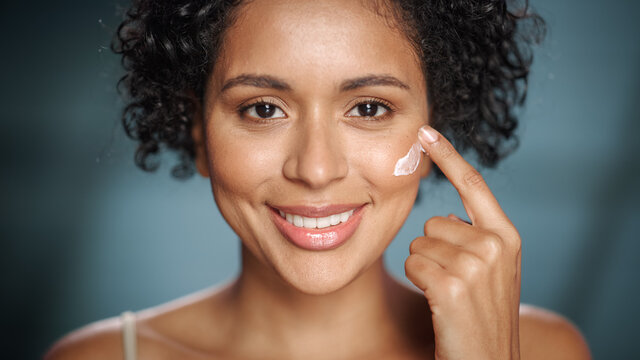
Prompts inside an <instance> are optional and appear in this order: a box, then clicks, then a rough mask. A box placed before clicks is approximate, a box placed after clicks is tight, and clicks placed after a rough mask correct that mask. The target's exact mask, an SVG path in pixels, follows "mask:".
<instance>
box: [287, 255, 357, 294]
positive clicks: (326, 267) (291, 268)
mask: <svg viewBox="0 0 640 360" xmlns="http://www.w3.org/2000/svg"><path fill="white" fill-rule="evenodd" d="M331 260H332V259H331V258H330V257H321V258H320V259H318V258H316V259H300V261H297V262H291V261H289V262H288V263H287V264H286V265H285V266H284V268H283V269H277V272H278V274H279V275H280V277H281V278H282V279H283V280H284V281H285V282H286V283H287V284H289V286H291V287H293V288H295V289H296V290H298V291H300V292H302V293H304V294H307V295H327V294H330V293H333V292H336V291H339V290H340V289H342V288H344V287H345V286H347V285H349V284H350V283H351V282H353V281H354V280H355V279H357V278H358V277H359V276H360V274H361V273H362V271H358V269H357V268H356V267H355V266H354V262H353V260H351V261H349V263H347V264H345V263H341V262H340V261H331ZM276 268H278V267H277V266H276Z"/></svg>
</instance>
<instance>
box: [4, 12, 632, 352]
mask: <svg viewBox="0 0 640 360" xmlns="http://www.w3.org/2000/svg"><path fill="white" fill-rule="evenodd" d="M532 5H533V7H534V8H535V9H536V10H538V11H539V12H540V13H541V14H542V15H543V16H544V17H545V18H546V20H547V22H548V24H549V32H548V34H547V38H546V40H545V42H544V43H543V44H542V45H541V46H539V47H538V48H537V49H536V59H535V63H534V67H533V73H532V77H531V86H530V92H529V98H528V102H527V105H526V107H525V108H524V109H523V110H522V124H521V127H520V128H519V134H520V136H521V140H522V143H521V147H520V149H519V150H518V151H517V152H516V153H515V154H514V155H513V156H512V157H510V158H509V159H508V160H507V161H505V162H504V163H503V164H502V165H501V166H500V167H499V168H498V169H497V170H493V171H485V175H486V177H487V181H488V182H489V185H490V186H491V187H492V189H493V190H494V192H495V194H496V196H497V197H498V199H499V200H500V202H501V204H502V206H503V208H504V209H505V211H506V212H507V213H508V215H509V216H510V217H511V219H512V221H513V222H514V223H515V224H516V226H517V228H518V229H519V231H520V233H521V235H522V238H523V244H524V245H523V246H524V252H523V263H522V271H523V276H522V301H523V302H527V303H532V304H535V305H539V306H543V307H546V308H549V309H552V310H555V311H557V312H560V313H562V314H564V315H565V316H567V317H568V318H569V319H570V320H571V321H573V322H574V323H575V324H577V325H578V326H579V327H580V329H581V330H582V331H583V333H584V335H585V336H586V338H587V341H588V342H589V345H590V347H591V349H592V352H593V354H594V355H595V358H597V359H613V358H616V359H631V358H635V359H638V358H640V348H638V346H637V341H638V335H637V333H636V329H637V327H636V326H635V325H636V323H637V322H638V321H640V310H639V309H640V308H639V307H638V304H639V303H640V286H639V280H638V275H640V264H639V261H638V258H639V256H638V254H639V253H640V241H638V240H640V239H639V236H638V235H637V233H638V232H639V231H640V226H639V225H638V220H639V219H638V213H639V211H638V210H639V206H638V203H639V202H640V191H639V190H638V185H639V184H640V181H638V180H639V174H640V171H639V165H640V164H639V162H638V160H637V155H638V153H639V151H640V141H638V139H637V137H638V134H639V133H640V122H639V121H640V115H639V114H640V110H638V108H637V107H636V106H638V104H639V100H640V66H639V65H640V41H638V35H640V31H639V30H640V26H639V25H638V24H639V22H638V21H637V15H638V14H640V2H638V1H610V2H603V1H595V0H588V1H585V0H582V1H579V0H565V1H552V0H537V1H533V3H532ZM0 9H1V12H0V14H1V15H0V19H1V21H0V29H1V32H0V33H1V34H2V39H3V41H2V51H1V53H2V55H0V69H2V70H1V72H0V74H1V76H2V78H1V82H0V95H1V96H0V101H1V104H2V106H1V107H0V119H1V122H0V126H1V128H0V129H1V131H0V134H1V136H2V138H1V139H0V140H1V141H0V149H1V151H0V154H2V161H1V162H0V164H1V165H0V166H1V169H2V177H1V185H2V187H1V189H2V193H1V194H2V207H1V209H2V210H1V211H2V213H1V215H2V216H1V219H2V220H1V222H0V229H1V233H0V234H1V247H0V259H1V261H0V266H1V267H2V272H1V274H2V278H1V280H2V283H1V286H2V288H1V289H2V290H1V296H0V299H1V300H0V301H1V303H0V305H1V309H2V313H1V315H0V324H1V326H2V332H3V334H2V336H1V337H0V338H1V341H2V344H1V345H2V346H1V347H0V349H2V351H3V353H4V355H3V356H2V357H3V358H11V359H36V358H39V357H41V356H42V354H43V352H44V351H45V349H46V348H47V347H48V346H49V345H50V344H51V343H52V342H53V341H55V340H56V339H57V338H59V337H60V336H62V335H63V334H65V333H66V332H68V331H71V330H72V329H74V328H77V327H79V326H81V325H84V324H86V323H89V322H91V321H95V320H98V319H101V318H105V317H110V316H114V315H118V314H119V313H120V312H122V311H124V310H139V309H142V308H146V307H149V306H153V305H157V304H160V303H163V302H165V301H169V300H171V299H174V298H176V297H179V296H182V295H185V294H187V293H190V292H192V291H195V290H198V289H201V288H204V287H208V286H212V285H215V284H219V283H221V282H223V281H225V280H227V279H229V278H230V277H232V276H234V275H235V274H236V273H237V271H238V259H239V258H238V256H239V252H238V249H239V247H238V241H237V240H236V238H235V236H234V235H233V233H232V232H231V231H230V230H229V228H228V227H227V225H226V224H225V223H224V221H223V220H222V218H221V217H220V215H219V214H218V211H217V209H216V207H215V204H214V202H213V198H212V196H211V192H210V189H209V185H208V182H207V181H206V180H205V179H202V178H199V177H195V178H193V179H191V180H189V181H186V182H180V181H176V180H173V179H172V178H171V177H170V175H169V167H170V165H171V163H172V160H173V158H172V157H171V156H167V157H166V161H165V163H164V165H163V166H162V167H161V169H160V172H159V173H156V174H146V173H143V172H142V171H140V170H138V169H136V168H135V167H134V165H133V160H132V156H133V148H134V146H133V144H132V143H131V142H130V141H129V140H128V139H127V138H126V137H125V136H124V134H123V131H122V130H121V128H120V124H119V114H120V110H121V108H122V101H121V100H119V99H118V95H117V93H116V91H115V83H116V81H117V78H118V76H119V75H120V69H119V64H118V58H117V57H116V56H114V55H113V54H111V53H110V51H109V50H108V44H109V41H110V37H111V34H112V32H113V30H114V28H115V27H116V26H117V24H118V19H119V18H118V16H117V15H116V3H115V2H114V1H70V0H68V1H49V2H47V1H31V2H18V1H13V2H10V3H9V2H2V4H1V5H0ZM449 212H454V213H457V214H459V215H462V214H464V213H463V209H462V207H461V206H460V204H459V200H458V198H457V197H456V194H455V193H454V192H453V190H452V188H451V186H450V185H448V184H447V183H443V184H440V185H436V184H434V183H433V182H430V181H426V182H425V183H424V184H423V186H422V201H421V203H420V204H419V205H418V206H416V207H415V209H414V211H413V212H412V214H411V216H410V218H409V220H408V221H407V223H406V225H405V226H404V228H403V229H402V231H401V232H400V234H399V235H398V237H397V238H396V240H395V241H394V242H393V243H392V245H391V247H390V248H389V250H388V251H387V253H386V255H385V256H386V260H387V265H388V267H389V268H390V269H391V270H392V271H393V272H394V274H396V275H397V276H398V277H400V278H404V271H403V263H404V259H405V258H406V256H407V255H408V245H409V242H410V241H411V240H412V239H413V238H414V237H416V236H419V235H420V234H421V230H422V224H423V222H424V221H425V220H426V219H427V218H429V217H431V216H433V215H446V214H447V213H449ZM7 354H8V355H7Z"/></svg>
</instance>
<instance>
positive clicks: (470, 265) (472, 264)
mask: <svg viewBox="0 0 640 360" xmlns="http://www.w3.org/2000/svg"><path fill="white" fill-rule="evenodd" d="M458 261H460V269H462V273H464V274H465V276H466V278H468V279H475V278H477V277H478V276H479V275H480V274H481V273H482V270H483V269H484V263H483V262H482V260H481V259H480V258H478V257H477V256H475V255H473V254H470V253H462V254H461V255H460V256H459V258H458Z"/></svg>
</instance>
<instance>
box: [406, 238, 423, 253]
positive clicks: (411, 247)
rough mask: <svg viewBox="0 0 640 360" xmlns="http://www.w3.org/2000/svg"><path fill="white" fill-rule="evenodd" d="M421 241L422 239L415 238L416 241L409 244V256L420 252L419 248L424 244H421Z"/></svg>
mask: <svg viewBox="0 0 640 360" xmlns="http://www.w3.org/2000/svg"><path fill="white" fill-rule="evenodd" d="M422 239H423V238H421V237H419V238H416V239H414V240H413V241H412V242H411V244H409V253H410V254H415V253H417V252H418V251H420V249H421V248H422V247H423V245H424V244H423V241H422Z"/></svg>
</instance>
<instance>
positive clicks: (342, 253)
mask: <svg viewBox="0 0 640 360" xmlns="http://www.w3.org/2000/svg"><path fill="white" fill-rule="evenodd" d="M537 20H539V18H537V17H536V16H529V15H527V14H526V13H523V14H522V15H521V16H516V15H514V13H512V12H507V10H506V4H505V3H504V1H486V2H482V3H476V2H470V1H469V2H464V1H461V2H451V3H449V2H445V1H430V2H427V1H391V0H388V1H366V0H360V1H357V0H354V1H346V0H340V1H336V0H330V1H317V0H316V1H306V0H305V1H302V0H254V1H170V2H169V1H167V2H166V3H162V4H160V3H158V2H152V1H137V2H136V3H135V4H134V6H133V8H132V10H130V11H129V13H128V18H127V20H125V22H124V23H123V24H122V26H121V28H120V30H119V37H118V41H117V43H116V46H115V49H116V51H117V52H119V53H121V54H122V55H123V60H124V65H125V68H126V69H127V71H128V73H127V76H126V77H125V78H124V80H123V84H124V85H125V86H126V89H127V90H128V92H129V95H130V98H131V102H130V105H129V106H128V107H127V109H126V110H125V116H124V119H125V126H126V129H127V130H128V132H129V134H130V135H131V136H132V137H134V138H135V139H137V140H138V141H139V143H140V147H139V149H138V152H137V156H136V159H137V162H138V163H139V165H140V166H141V167H142V168H144V169H154V168H155V165H154V163H153V162H152V160H153V156H152V155H154V154H156V153H157V152H158V151H159V150H160V149H162V148H170V149H174V150H176V151H178V152H179V153H180V154H181V155H182V162H181V165H179V166H178V167H177V168H176V169H175V170H174V174H175V175H177V176H187V175H189V174H190V169H191V164H195V168H197V170H198V172H199V173H200V174H201V175H202V176H205V177H208V178H209V179H210V180H211V187H212V191H213V195H214V198H215V201H216V203H217V205H218V207H219V209H220V212H221V213H222V215H223V216H224V218H225V219H226V221H227V222H228V223H229V225H230V226H231V227H232V228H233V230H234V231H235V233H236V234H237V235H238V237H239V238H240V240H241V247H242V250H241V253H242V270H241V273H240V275H239V276H238V277H237V278H236V279H233V280H232V281H231V282H230V283H228V284H226V285H225V286H222V287H220V288H216V289H213V290H206V291H203V292H200V293H198V294H193V295H190V296H187V297H185V298H183V299H180V300H177V301H174V302H171V303H169V304H165V305H162V306H159V307H156V308H153V309H148V310H143V311H140V312H138V313H137V314H136V315H135V317H132V316H131V314H128V315H127V316H124V317H122V318H113V319H107V320H103V321H100V322H98V323H95V324H93V325H90V326H88V327H85V328H83V329H80V330H78V331H76V332H74V333H72V334H70V335H68V336H67V337H65V338H64V339H62V340H61V341H60V342H58V343H57V344H56V345H55V346H54V347H53V348H52V350H51V351H50V352H49V354H48V355H47V357H46V358H47V359H86V358H91V359H114V358H121V357H122V356H123V355H122V354H123V353H125V354H127V355H126V357H127V358H130V359H133V358H137V359H432V358H436V359H519V358H523V359H588V358H589V351H588V348H587V346H586V344H585V342H584V340H583V338H582V336H581V335H580V333H579V331H578V330H577V329H576V328H575V327H574V326H572V325H571V324H570V323H569V322H568V321H566V320H565V319H564V318H562V317H561V316H559V315H556V314H553V313H551V312H549V311H545V310H542V309H538V308H534V307H532V306H525V305H522V306H521V305H520V303H519V300H520V237H519V235H518V232H517V230H516V229H515V228H514V226H513V225H512V223H511V222H510V221H509V219H508V217H507V216H506V215H505V213H504V212H503V211H502V209H501V208H500V206H499V204H498V203H497V201H496V199H495V198H494V197H493V195H492V194H491V191H490V190H489V188H488V187H487V185H486V184H485V183H484V181H483V180H482V178H481V177H480V175H479V174H478V172H477V171H476V170H474V169H473V168H472V167H471V165H469V164H468V163H467V162H466V161H465V160H464V159H463V158H462V157H461V156H460V155H459V154H458V152H457V151H456V149H455V148H454V147H453V146H452V145H451V143H450V142H449V141H448V140H447V139H445V137H444V136H443V135H441V133H440V132H438V131H436V130H435V129H438V130H440V131H441V132H444V133H446V134H447V135H448V136H449V137H450V138H451V139H452V140H454V143H455V144H456V145H457V147H458V149H463V150H464V149H472V150H475V151H476V152H477V154H478V155H479V159H480V161H481V163H483V164H484V165H489V166H490V165H494V164H495V163H496V162H497V161H498V160H499V159H500V158H502V157H503V156H504V155H505V154H506V152H507V151H508V150H509V145H510V144H511V142H510V141H509V140H510V139H512V138H513V137H512V133H513V130H514V128H515V125H516V119H515V117H514V116H513V115H512V113H511V110H512V106H513V105H514V104H516V103H517V102H519V101H522V99H523V98H524V86H523V85H525V84H526V77H527V74H528V66H529V64H530V59H529V58H528V56H527V48H526V43H527V40H531V38H527V36H526V35H527V32H526V31H525V30H526V28H522V26H523V24H526V23H527V21H528V23H529V24H532V25H531V26H532V28H530V29H533V30H535V26H537V24H538V22H537ZM532 22H533V23H532ZM434 128H435V129H434ZM421 148H422V149H421ZM422 150H424V153H423V151H422ZM434 165H435V166H434ZM436 166H437V170H436ZM435 171H440V172H441V173H440V175H444V176H446V177H447V178H448V179H449V180H450V181H451V183H452V184H453V185H454V186H455V187H456V189H457V190H458V192H459V194H460V198H461V199H462V202H463V204H464V207H465V209H466V212H467V215H468V218H469V220H470V222H465V221H464V220H462V219H461V218H458V217H456V216H454V215H449V216H447V217H435V218H431V219H425V227H424V234H425V235H424V236H421V237H419V238H417V239H415V240H414V241H413V242H412V243H411V247H410V249H409V253H410V255H409V256H408V258H407V259H406V262H405V269H406V275H407V277H408V279H409V280H411V282H412V283H413V284H415V287H414V288H409V287H406V286H404V285H403V284H402V283H401V282H399V281H397V280H395V279H394V278H392V277H391V276H390V275H389V274H388V273H387V272H386V270H385V268H384V265H383V261H382V254H383V252H384V250H385V248H386V247H387V246H388V245H389V243H390V242H391V241H392V240H393V238H394V236H395V235H396V233H397V232H398V231H399V229H400V227H401V226H402V224H403V222H404V221H405V219H406V218H407V216H408V214H409V212H410V211H411V208H412V206H413V204H414V202H415V199H416V195H417V192H418V187H419V184H420V180H421V179H422V178H424V177H426V176H427V175H428V174H430V173H431V172H435ZM123 323H124V325H123ZM127 324H128V325H127ZM131 325H135V328H134V327H133V326H131ZM123 334H124V335H123ZM123 339H124V341H123ZM133 340H135V341H133ZM134 342H137V345H136V344H135V343H134ZM123 343H124V345H123Z"/></svg>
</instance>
